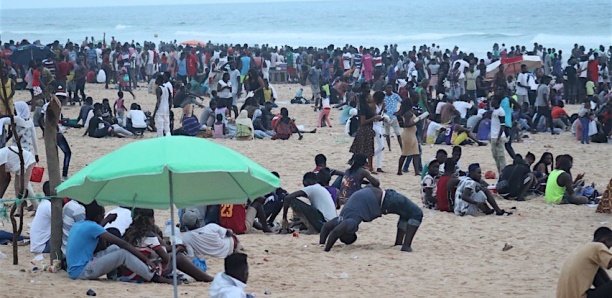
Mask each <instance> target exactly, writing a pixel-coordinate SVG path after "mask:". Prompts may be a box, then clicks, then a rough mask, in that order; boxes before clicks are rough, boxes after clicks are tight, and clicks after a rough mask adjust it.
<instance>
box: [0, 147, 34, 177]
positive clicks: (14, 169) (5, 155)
mask: <svg viewBox="0 0 612 298" xmlns="http://www.w3.org/2000/svg"><path fill="white" fill-rule="evenodd" d="M18 150H19V149H18V148H17V146H8V147H3V148H0V165H4V169H5V171H6V172H7V173H14V174H16V173H18V172H19V171H21V162H20V161H19V155H18V154H17V152H19V151H18ZM23 161H24V169H27V168H28V167H29V166H31V165H32V164H34V163H35V162H36V159H34V155H32V153H30V152H29V151H27V150H23Z"/></svg>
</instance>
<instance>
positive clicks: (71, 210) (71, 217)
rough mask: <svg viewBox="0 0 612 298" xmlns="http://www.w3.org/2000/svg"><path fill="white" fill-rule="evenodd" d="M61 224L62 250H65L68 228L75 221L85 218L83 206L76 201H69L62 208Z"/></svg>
mask: <svg viewBox="0 0 612 298" xmlns="http://www.w3.org/2000/svg"><path fill="white" fill-rule="evenodd" d="M62 213H63V225H62V234H63V236H62V252H64V253H65V252H66V244H68V235H69V234H70V229H71V228H72V225H73V224H74V223H75V222H79V221H82V220H85V207H84V206H83V205H81V204H79V203H78V202H77V201H70V202H68V203H66V205H64V208H63V212H62Z"/></svg>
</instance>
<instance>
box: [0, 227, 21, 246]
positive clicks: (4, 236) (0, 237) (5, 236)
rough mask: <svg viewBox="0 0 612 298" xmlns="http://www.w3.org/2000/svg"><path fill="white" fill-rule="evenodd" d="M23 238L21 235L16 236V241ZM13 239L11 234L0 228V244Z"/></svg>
mask: <svg viewBox="0 0 612 298" xmlns="http://www.w3.org/2000/svg"><path fill="white" fill-rule="evenodd" d="M21 240H23V237H22V236H19V237H17V241H21ZM11 241H13V234H12V233H9V232H6V231H2V230H0V244H6V243H9V242H11Z"/></svg>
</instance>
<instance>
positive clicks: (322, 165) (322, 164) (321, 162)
mask: <svg viewBox="0 0 612 298" xmlns="http://www.w3.org/2000/svg"><path fill="white" fill-rule="evenodd" d="M314 161H315V168H314V170H312V172H313V173H315V174H318V173H319V171H321V170H323V169H328V170H329V174H330V175H332V176H337V177H336V180H334V183H333V184H332V186H333V187H335V188H337V189H340V185H341V183H342V177H343V176H344V171H338V170H334V169H330V168H328V167H327V156H325V154H317V155H315V159H314Z"/></svg>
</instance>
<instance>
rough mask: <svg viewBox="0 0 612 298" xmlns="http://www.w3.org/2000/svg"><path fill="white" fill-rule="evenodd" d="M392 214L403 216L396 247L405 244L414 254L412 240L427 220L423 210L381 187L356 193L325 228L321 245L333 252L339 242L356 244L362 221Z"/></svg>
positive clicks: (320, 241) (400, 220)
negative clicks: (424, 220) (335, 244)
mask: <svg viewBox="0 0 612 298" xmlns="http://www.w3.org/2000/svg"><path fill="white" fill-rule="evenodd" d="M389 213H391V214H397V215H399V221H398V223H397V235H396V237H395V245H401V246H402V248H401V250H402V251H406V252H410V251H412V239H413V238H414V235H415V233H416V232H417V230H418V229H419V226H420V225H421V221H422V220H423V212H422V211H421V208H419V207H418V206H417V205H416V204H414V203H413V202H412V201H411V200H410V199H408V198H407V197H405V196H403V195H402V194H400V193H398V192H396V191H395V190H393V189H387V190H383V189H380V188H377V187H366V188H364V189H361V190H358V191H356V192H355V193H353V195H352V196H351V199H350V200H348V202H347V203H346V205H345V206H344V208H342V211H340V215H339V216H338V217H336V218H334V219H332V220H331V221H329V222H327V223H325V225H323V228H322V230H321V235H320V238H319V244H321V245H323V244H325V251H330V250H331V248H332V247H333V246H334V243H336V241H337V240H338V239H340V241H341V242H342V243H344V244H347V245H348V244H352V243H353V242H355V241H356V240H357V234H356V233H357V231H358V229H359V224H360V223H361V222H362V221H365V222H370V221H373V220H374V219H376V218H378V217H380V216H381V215H382V214H389Z"/></svg>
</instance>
